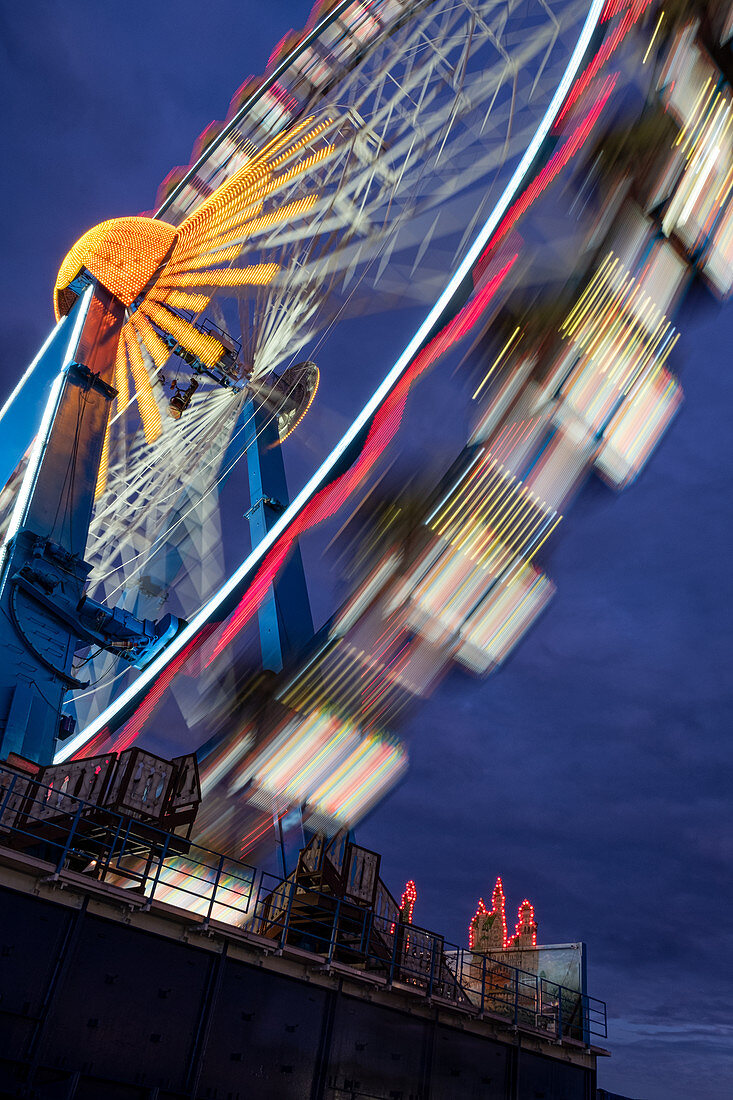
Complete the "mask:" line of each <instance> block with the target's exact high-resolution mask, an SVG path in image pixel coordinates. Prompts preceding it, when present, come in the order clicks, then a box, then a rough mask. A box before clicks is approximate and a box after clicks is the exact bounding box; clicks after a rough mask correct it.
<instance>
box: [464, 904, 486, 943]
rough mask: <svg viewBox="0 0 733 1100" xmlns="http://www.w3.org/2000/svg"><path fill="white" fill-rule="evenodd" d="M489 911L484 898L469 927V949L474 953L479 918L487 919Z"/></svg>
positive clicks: (477, 907)
mask: <svg viewBox="0 0 733 1100" xmlns="http://www.w3.org/2000/svg"><path fill="white" fill-rule="evenodd" d="M488 912H489V910H488V909H487V908H486V905H485V903H484V899H483V898H479V899H478V905H477V906H476V912H475V913H474V915H473V919H472V921H471V923H470V924H469V926H468V949H469V951H473V946H474V944H475V942H476V925H477V923H478V919H479V917H485V916H487V915H488Z"/></svg>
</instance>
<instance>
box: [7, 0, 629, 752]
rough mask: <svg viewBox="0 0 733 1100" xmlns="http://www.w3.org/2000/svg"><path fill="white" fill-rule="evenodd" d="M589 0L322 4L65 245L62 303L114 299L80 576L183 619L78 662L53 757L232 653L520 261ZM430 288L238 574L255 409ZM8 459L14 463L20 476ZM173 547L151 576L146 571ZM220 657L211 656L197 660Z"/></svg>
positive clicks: (259, 430) (580, 47)
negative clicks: (114, 213)
mask: <svg viewBox="0 0 733 1100" xmlns="http://www.w3.org/2000/svg"><path fill="white" fill-rule="evenodd" d="M637 6H638V5H637ZM602 10H603V5H602V3H601V2H600V0H597V2H596V3H594V4H593V5H592V6H591V8H590V10H588V9H587V8H586V7H585V6H584V5H581V4H573V3H558V4H546V3H539V4H537V5H530V6H529V7H527V6H526V5H517V4H512V3H508V4H501V3H479V2H475V3H469V2H467V0H453V2H451V3H448V2H447V0H433V2H432V3H410V2H404V3H403V2H398V0H384V2H382V3H378V2H373V3H370V4H368V5H367V4H363V3H360V2H352V3H337V4H333V3H330V4H326V5H319V6H318V7H317V9H316V11H315V12H314V15H313V17H312V19H311V22H310V24H309V25H308V27H307V28H306V29H305V30H304V31H303V32H302V33H301V34H299V35H296V36H294V38H291V39H289V40H288V42H286V43H285V44H284V45H283V46H282V47H281V48H280V49H279V50H278V51H276V54H275V55H274V58H273V59H272V60H271V65H270V67H269V69H268V72H267V73H266V74H265V77H264V78H262V79H261V80H260V81H257V82H255V83H254V84H253V83H249V82H248V83H246V84H245V86H244V87H243V89H241V90H240V93H238V94H237V96H235V100H234V101H233V106H232V110H231V112H230V117H229V118H228V120H227V121H226V122H225V123H224V124H222V125H221V126H218V127H214V128H213V130H212V129H211V128H210V129H209V130H208V131H206V132H205V133H204V135H202V138H201V140H200V142H199V143H198V145H197V147H196V151H195V158H194V161H193V163H192V165H191V166H190V167H189V168H188V170H185V171H183V172H182V173H177V174H175V175H174V176H173V178H172V179H169V180H168V181H167V182H166V184H165V185H164V188H163V191H162V193H161V199H160V206H159V210H158V213H157V216H156V217H154V218H149V217H144V218H136V217H130V218H122V219H116V220H115V221H112V222H107V223H103V224H102V225H101V226H98V227H96V228H95V229H93V230H90V231H89V232H88V233H87V234H84V236H83V237H82V238H80V240H79V242H78V243H77V245H75V246H74V248H73V249H72V250H71V252H70V253H69V255H68V256H67V258H66V260H65V261H64V264H63V265H62V268H61V270H60V273H59V278H58V280H57V285H56V287H55V302H54V304H55V308H56V311H57V316H60V317H63V316H64V314H65V313H67V312H68V311H69V309H71V308H73V306H74V303H75V301H76V300H77V299H78V298H79V297H80V296H83V295H84V294H85V293H86V291H85V285H86V283H85V280H86V279H87V277H88V276H87V274H86V273H89V274H90V275H91V276H92V277H94V278H95V279H97V280H98V281H100V282H101V283H102V285H103V286H105V287H107V288H108V289H109V290H110V292H111V293H113V294H114V295H115V297H116V298H117V300H119V301H120V302H122V303H123V304H124V306H125V309H126V312H125V316H124V320H123V324H122V337H121V339H120V341H119V344H118V349H117V358H116V364H115V371H114V380H115V389H116V391H117V393H116V398H115V402H116V403H115V406H114V408H113V410H112V415H111V417H110V419H109V423H108V428H107V433H106V436H105V440H104V446H103V449H102V455H101V463H100V476H99V480H98V483H97V489H96V505H95V514H94V518H93V521H92V528H91V538H90V542H89V545H88V549H87V557H88V558H89V562H90V565H91V567H92V571H91V575H90V591H91V592H93V593H94V595H95V597H96V598H99V596H101V597H102V598H104V599H106V600H109V601H113V600H114V599H115V598H117V599H118V600H119V597H120V595H122V597H123V598H124V599H127V600H128V603H129V604H132V605H133V606H134V608H135V610H136V612H137V613H138V614H140V611H141V608H142V611H143V612H145V611H146V610H147V608H146V606H145V603H146V601H148V606H149V605H150V603H151V602H152V603H153V604H154V603H155V602H156V601H158V602H160V599H161V594H163V596H165V594H166V593H167V588H168V585H169V584H170V586H171V587H175V590H176V598H177V599H178V600H179V604H180V606H181V609H182V611H183V614H184V615H185V616H186V618H187V619H189V620H190V621H189V625H188V626H187V627H186V628H185V629H184V630H183V632H182V633H179V635H178V636H177V637H176V638H174V639H173V640H172V641H171V644H170V645H169V646H168V647H167V649H166V650H165V652H163V653H160V654H158V656H156V659H155V660H154V661H153V662H152V663H151V664H149V666H148V667H147V668H146V669H145V671H144V673H143V674H142V675H139V676H138V677H137V678H136V679H132V682H130V676H131V675H132V674H122V675H120V674H117V673H115V674H114V675H113V676H112V677H109V676H108V675H106V674H105V675H101V676H96V677H95V676H93V677H90V678H92V679H96V680H97V681H98V682H97V683H93V684H92V685H91V687H90V688H84V690H83V691H82V692H81V693H79V694H78V696H77V705H78V706H79V710H78V713H79V714H80V716H82V717H83V715H84V714H85V713H86V715H87V716H88V717H89V719H90V721H88V722H87V723H86V725H85V728H83V729H82V730H81V732H80V734H79V735H78V736H77V737H76V738H73V739H72V740H71V741H70V742H69V743H68V744H67V746H65V748H64V751H63V755H69V754H70V753H72V752H75V751H78V750H79V747H80V746H81V745H83V744H85V743H86V742H87V741H88V739H89V738H90V737H93V736H94V735H96V737H97V740H98V741H99V740H100V739H103V738H104V737H105V736H108V735H109V734H110V732H111V731H113V730H114V729H116V728H119V727H120V726H121V725H122V724H123V723H125V722H129V720H130V715H131V714H133V712H135V710H136V708H137V707H138V705H139V704H140V705H141V706H142V710H143V711H144V712H145V713H150V710H151V709H152V708H154V706H155V703H156V699H157V698H159V697H160V695H161V693H162V692H164V691H165V690H166V688H167V687H168V686H169V685H170V683H171V681H172V679H173V678H174V676H175V672H176V671H177V669H178V668H180V667H181V665H182V663H183V662H185V660H186V659H187V658H188V657H189V656H190V654H191V652H192V651H193V650H200V647H201V645H202V644H203V643H204V642H207V641H208V643H209V649H211V651H212V656H219V655H220V654H222V653H225V651H226V646H227V643H228V640H229V639H230V638H231V637H233V636H235V635H236V633H237V631H238V629H239V628H240V625H241V622H242V621H243V619H245V618H246V617H247V615H248V614H251V610H252V608H254V607H256V606H257V602H258V600H259V599H260V598H261V596H262V590H263V586H265V587H267V585H268V584H269V583H270V582H271V581H272V579H273V577H274V575H275V574H276V573H277V569H278V567H279V565H281V564H282V562H283V561H284V560H285V558H286V557H287V554H288V553H289V551H290V550H291V549H292V545H293V541H294V539H295V538H296V537H297V535H298V533H299V532H300V531H302V530H304V529H307V527H308V526H309V525H312V524H313V523H318V522H319V521H320V520H321V519H322V518H323V517H325V516H328V515H331V514H333V512H334V511H335V510H336V509H337V508H338V507H339V506H340V502H342V501H343V500H344V499H346V497H348V495H349V493H350V492H351V491H352V490H353V487H354V486H355V485H356V484H358V483H359V481H360V479H362V478H363V476H364V475H365V471H367V470H368V469H370V468H371V467H372V465H373V463H374V461H375V460H376V458H377V457H378V455H379V454H381V453H382V451H383V450H384V448H385V446H386V445H387V443H388V442H389V440H390V439H391V437H392V435H393V434H394V431H395V430H396V425H397V424H398V423H399V419H400V417H401V408H402V407H403V405H404V401H405V398H406V394H407V391H408V390H409V387H410V385H411V384H412V381H414V379H415V378H416V377H417V376H418V375H419V374H420V373H422V372H423V371H424V370H425V369H426V367H427V366H429V365H430V363H432V362H433V361H434V359H435V358H436V356H438V355H439V354H440V349H441V347H443V346H444V343H445V338H446V337H445V333H447V332H450V334H451V338H453V336H454V335H455V336H460V334H461V333H462V332H465V331H467V330H468V329H470V327H471V325H472V324H473V323H474V321H475V318H476V317H477V316H479V315H480V313H481V309H482V308H483V306H484V304H485V303H486V302H487V301H488V300H489V299H490V297H491V295H492V293H493V292H494V290H495V289H496V288H497V287H498V286H499V285H501V283H502V281H503V279H504V277H505V276H506V275H507V273H508V272H509V271H510V269H511V268H512V266H513V262H514V257H512V256H510V255H509V253H508V252H507V251H506V250H504V251H502V250H501V249H498V250H495V251H494V254H493V256H492V257H489V259H488V260H486V259H485V256H484V253H485V250H486V246H487V244H488V243H489V241H490V240H491V239H495V238H496V237H497V235H498V236H499V237H501V238H504V237H506V234H507V232H508V225H509V222H508V219H510V215H511V217H512V218H516V217H517V216H519V214H520V213H521V209H520V208H521V207H522V204H523V203H524V202H525V199H526V198H527V195H528V194H529V190H528V189H527V188H526V187H525V190H524V193H523V194H522V187H523V186H524V185H525V182H526V181H527V180H528V179H531V171H532V169H533V166H535V164H536V161H537V158H538V155H539V154H540V153H541V152H542V151H544V157H545V160H546V158H547V156H548V155H549V152H550V151H551V149H552V146H553V144H557V143H558V142H559V146H560V147H559V150H558V152H557V153H556V155H554V157H553V158H552V161H553V164H554V163H557V165H560V164H561V163H562V162H563V157H566V158H567V156H570V155H572V151H573V148H575V147H577V137H576V134H575V132H574V133H573V134H571V136H570V138H569V139H568V140H566V141H565V142H564V143H563V142H562V141H561V139H560V138H559V137H558V136H555V137H554V138H552V137H551V128H552V126H553V124H554V123H556V122H557V120H558V118H559V117H560V114H561V111H562V110H563V103H566V104H567V95H568V91H569V89H570V87H571V84H572V83H573V80H574V79H575V78H576V76H577V74H578V72H579V70H580V69H581V66H582V64H583V62H584V60H587V55H588V50H589V46H590V43H591V41H592V39H593V35H594V33H595V32H596V30H597V29H598V27H599V24H600V21H601V16H602ZM642 10H643V5H642ZM637 15H638V13H637ZM530 32H531V33H530ZM591 68H592V64H591V65H590V66H589V70H590V69H591ZM595 75H596V73H595V72H590V73H589V75H588V80H587V81H586V84H587V83H588V82H589V81H590V80H592V79H594V78H595ZM580 84H582V78H581V81H580ZM578 86H579V85H578V82H576V85H575V88H576V89H577V88H578ZM604 96H605V98H607V93H606V92H604V91H603V90H602V94H601V97H600V100H599V103H601V105H602V103H603V102H605V98H604ZM593 111H596V107H594V108H593V110H592V111H591V115H592V113H593ZM588 117H589V118H590V115H589V116H588ZM584 125H585V123H584ZM548 140H549V141H550V142H551V144H550V145H549V146H548V144H547V142H548ZM574 143H575V144H574ZM548 167H549V166H548ZM552 170H553V171H555V168H554V167H553V168H552ZM543 174H544V170H543V173H540V176H542V175H543ZM539 178H540V177H537V179H539ZM533 186H535V185H534V184H533ZM492 235H493V237H492ZM509 251H511V250H509ZM477 261H480V262H477ZM451 272H452V275H450V277H449V278H448V283H447V286H445V285H444V284H445V281H446V276H447V275H448V274H449V273H451ZM440 286H443V289H442V291H441V290H440ZM426 300H427V301H432V302H433V303H434V304H433V306H432V308H431V309H430V310H429V312H428V314H427V317H426V318H425V320H424V322H423V324H422V325H421V326H420V327H419V329H418V331H417V332H416V333H415V335H414V337H413V339H412V340H411V341H410V343H409V344H408V346H407V347H406V348H404V349H403V351H402V353H401V354H400V356H399V358H398V361H397V363H396V364H395V366H394V367H393V368H392V369H391V370H390V371H389V372H388V373H387V374H386V376H385V377H381V374H380V373H377V374H376V375H375V377H374V379H373V382H371V383H370V386H372V387H373V390H374V392H373V394H372V397H371V398H370V399H369V401H368V402H367V404H366V406H364V407H363V408H362V409H361V411H360V412H359V411H358V408H357V409H355V410H354V413H353V421H352V423H351V426H350V427H349V429H348V431H347V432H346V434H345V435H344V436H343V437H342V439H341V440H340V441H338V442H336V444H335V446H333V448H332V450H331V451H330V453H328V454H327V456H326V457H325V459H324V460H323V462H322V463H321V465H320V466H319V467H318V469H317V470H316V471H315V473H313V474H312V476H310V478H309V479H307V480H306V479H305V478H304V479H303V480H306V483H305V484H296V490H297V492H296V498H295V500H294V501H293V503H292V505H289V506H287V507H284V508H283V509H282V515H280V516H279V518H278V519H277V522H276V523H274V524H273V526H272V528H271V529H270V530H268V531H267V532H266V537H265V538H263V540H262V542H261V544H260V545H259V546H257V547H253V550H252V552H251V553H250V554H248V555H247V557H246V558H245V560H244V562H242V564H241V566H240V567H239V568H238V569H236V570H235V571H234V572H233V573H230V574H229V575H228V576H227V573H226V571H225V566H224V562H223V560H222V555H221V539H220V537H219V525H220V515H219V496H218V494H219V492H220V490H221V487H222V486H223V485H224V484H225V483H226V480H227V477H228V475H229V474H230V472H231V470H232V469H233V468H234V467H235V466H236V464H237V462H238V461H239V460H240V458H241V457H242V456H243V455H244V454H245V453H247V452H248V451H249V449H250V448H251V446H252V443H253V425H254V442H255V443H257V442H258V438H259V437H260V436H264V435H265V433H266V432H267V433H269V434H268V436H267V439H268V443H267V446H268V447H271V446H272V443H273V440H274V441H277V440H278V439H279V440H280V441H282V440H283V439H285V438H286V437H287V435H288V434H290V433H291V432H292V431H293V430H294V428H295V427H297V424H298V423H299V422H300V420H301V419H302V417H303V416H304V415H305V413H306V412H307V410H308V408H309V406H310V404H311V402H312V401H313V398H314V396H315V392H316V388H317V385H318V379H319V367H320V368H321V371H322V373H323V377H324V378H326V379H328V373H327V371H326V368H325V366H324V358H323V348H324V347H326V348H327V337H328V334H329V333H330V331H331V329H332V327H333V322H334V321H335V320H336V319H338V321H339V322H341V321H342V320H343V319H344V318H348V317H349V316H350V315H353V314H358V313H359V312H360V311H363V310H364V309H369V310H371V311H374V310H375V309H381V308H390V309H394V307H395V303H397V304H399V305H405V304H407V305H409V306H413V305H414V304H415V303H420V302H423V301H426ZM451 319H452V320H451ZM454 322H455V323H454ZM60 323H62V322H60ZM324 341H325V343H324ZM314 347H316V348H318V353H317V354H316V355H313V353H312V349H313V348H314ZM306 352H307V354H308V358H305V354H304V353H306ZM314 358H315V359H316V360H317V362H313V361H312V360H313V359H314ZM260 442H261V441H260ZM365 444H366V446H365ZM21 478H22V464H21V466H20V467H19V468H18V470H17V471H16V474H15V475H14V483H16V484H17V482H18V481H19V480H20V479H21ZM8 488H9V489H10V486H9V487H8ZM6 496H7V497H8V498H10V497H11V493H10V492H8V493H7V494H6ZM284 534H285V537H284V538H282V537H281V536H283V535H284ZM278 540H280V543H279V545H278ZM268 555H269V556H268ZM161 561H162V562H163V564H164V569H163V578H162V583H161V582H160V580H159V579H158V578H157V577H156V575H155V574H154V573H153V571H152V570H151V564H153V563H160V562H161ZM263 561H265V562H266V568H265V569H264V571H263V570H262V569H260V571H259V572H258V573H257V576H256V577H255V571H256V570H257V567H258V564H259V563H262V562H263ZM166 570H167V572H166ZM253 578H255V584H254V585H252V584H251V581H252V579H253ZM131 594H132V595H131ZM232 613H234V615H233V617H232ZM90 660H91V668H92V670H93V672H96V671H97V670H96V669H95V665H94V661H93V659H90ZM103 663H104V659H103V660H102V664H103ZM209 663H210V662H209V661H208V659H207V660H203V663H202V659H201V657H200V656H199V667H200V668H204V667H207V666H208V664H209ZM101 671H102V672H104V671H105V670H104V669H102V670H101ZM151 685H152V688H151ZM141 700H145V702H144V704H141ZM138 718H140V715H138ZM135 723H137V726H139V725H140V722H139V721H138V719H135V722H134V723H133V724H135ZM136 728H137V727H136Z"/></svg>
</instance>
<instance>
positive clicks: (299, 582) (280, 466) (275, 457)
mask: <svg viewBox="0 0 733 1100" xmlns="http://www.w3.org/2000/svg"><path fill="white" fill-rule="evenodd" d="M242 415H243V418H244V436H245V441H246V443H245V445H246V449H247V450H246V453H247V473H248V477H249V499H250V509H249V512H248V513H247V519H248V520H249V530H250V536H251V539H252V546H253V547H255V546H257V544H258V543H259V542H261V541H262V539H263V538H264V537H265V535H267V533H268V531H269V530H270V528H271V527H272V526H273V525H274V524H275V523H276V522H277V520H278V519H279V518H280V515H281V514H282V513H283V512H284V511H285V509H286V508H287V506H288V504H289V503H290V500H289V497H288V486H287V482H286V480H285V465H284V463H283V456H282V448H281V446H280V439H279V436H278V427H277V415H276V414H274V413H273V412H272V410H270V409H268V408H267V407H266V405H262V404H255V402H253V401H249V402H248V403H247V405H246V406H245V408H244V411H243V414H242ZM259 630H260V647H261V650H262V667H263V668H267V669H271V670H272V671H273V672H279V671H280V669H281V668H282V667H283V665H284V664H285V663H286V662H287V661H288V658H290V657H292V656H294V655H295V654H296V653H298V652H299V650H300V649H301V648H302V647H303V646H304V645H306V644H307V643H308V642H309V641H310V640H311V638H312V637H313V619H312V617H311V610H310V604H309V602H308V589H307V587H306V583H305V573H304V572H303V559H302V557H301V554H300V548H299V547H298V546H297V545H296V547H295V549H294V550H293V551H292V553H291V554H290V557H289V558H288V560H287V561H286V562H285V565H284V566H283V568H282V569H281V570H280V572H279V573H278V575H277V579H276V581H275V583H274V585H272V586H271V587H270V590H269V592H268V593H267V596H266V597H265V599H264V600H263V601H262V605H261V607H260V610H259Z"/></svg>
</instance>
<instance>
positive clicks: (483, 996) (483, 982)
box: [481, 955, 486, 1016]
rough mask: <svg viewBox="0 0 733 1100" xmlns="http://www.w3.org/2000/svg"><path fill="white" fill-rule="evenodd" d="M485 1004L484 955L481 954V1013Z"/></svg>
mask: <svg viewBox="0 0 733 1100" xmlns="http://www.w3.org/2000/svg"><path fill="white" fill-rule="evenodd" d="M485 1006H486V956H485V955H482V956H481V1015H482V1016H483V1014H484V1008H485Z"/></svg>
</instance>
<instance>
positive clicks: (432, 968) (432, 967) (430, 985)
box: [428, 936, 435, 997]
mask: <svg viewBox="0 0 733 1100" xmlns="http://www.w3.org/2000/svg"><path fill="white" fill-rule="evenodd" d="M434 978H435V936H431V937H430V980H429V981H428V997H432V995H433V980H434Z"/></svg>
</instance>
